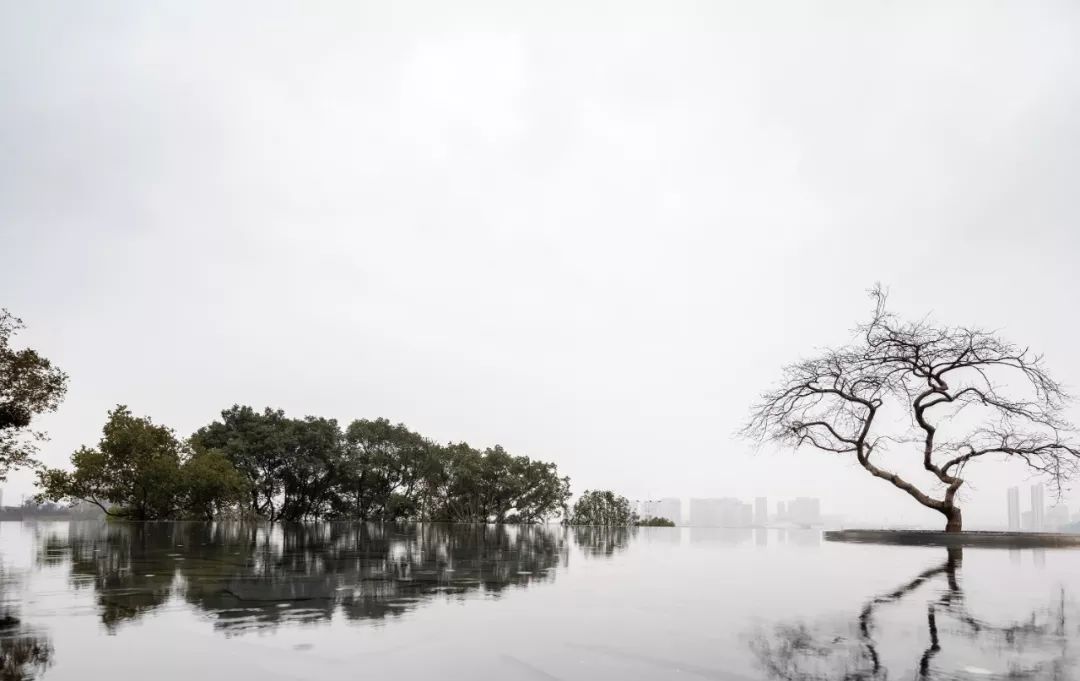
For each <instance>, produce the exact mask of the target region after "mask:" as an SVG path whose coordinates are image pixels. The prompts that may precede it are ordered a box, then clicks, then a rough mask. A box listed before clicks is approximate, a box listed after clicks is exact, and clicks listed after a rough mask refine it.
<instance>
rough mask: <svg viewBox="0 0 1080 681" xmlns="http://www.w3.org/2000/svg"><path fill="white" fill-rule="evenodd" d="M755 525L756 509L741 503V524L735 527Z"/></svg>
mask: <svg viewBox="0 0 1080 681" xmlns="http://www.w3.org/2000/svg"><path fill="white" fill-rule="evenodd" d="M753 524H754V507H753V506H751V505H750V504H744V503H742V502H741V501H740V502H739V522H738V524H736V525H734V526H733V527H750V526H751V525H753Z"/></svg>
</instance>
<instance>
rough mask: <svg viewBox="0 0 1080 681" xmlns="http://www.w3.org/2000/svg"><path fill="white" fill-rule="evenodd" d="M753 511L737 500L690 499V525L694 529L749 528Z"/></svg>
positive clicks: (752, 519) (752, 520) (749, 506)
mask: <svg viewBox="0 0 1080 681" xmlns="http://www.w3.org/2000/svg"><path fill="white" fill-rule="evenodd" d="M753 523H754V509H753V507H752V506H751V505H750V504H746V503H743V502H741V501H739V500H738V499H730V498H725V499H691V500H690V524H691V525H693V526H696V527H749V526H750V525H752V524H753Z"/></svg>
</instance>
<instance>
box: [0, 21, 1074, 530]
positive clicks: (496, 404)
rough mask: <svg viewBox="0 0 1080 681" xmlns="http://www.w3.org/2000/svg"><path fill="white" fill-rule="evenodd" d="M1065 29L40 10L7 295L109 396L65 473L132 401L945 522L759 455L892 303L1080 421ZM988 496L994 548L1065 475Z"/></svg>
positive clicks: (80, 412) (850, 472) (10, 161)
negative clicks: (265, 411)
mask: <svg viewBox="0 0 1080 681" xmlns="http://www.w3.org/2000/svg"><path fill="white" fill-rule="evenodd" d="M1040 7H1041V9H1040V10H1039V11H1034V9H1033V8H1032V7H1031V6H1030V5H1025V4H1019V3H1012V4H1010V3H1006V4H1003V5H998V6H994V7H987V6H983V5H975V4H968V5H959V6H955V7H953V8H948V9H946V8H941V7H937V6H932V5H904V6H889V7H885V6H879V5H873V6H870V5H860V4H849V5H846V12H845V13H844V18H843V20H839V19H837V18H836V17H833V16H830V15H827V14H826V13H822V12H820V11H815V10H813V9H811V8H808V7H804V6H799V5H795V4H776V5H774V4H767V5H757V6H753V7H746V6H742V5H736V4H733V3H731V4H728V3H717V4H712V5H704V6H702V5H695V4H676V5H673V6H671V7H670V8H669V9H668V11H666V12H665V14H664V16H663V17H662V18H659V17H657V16H656V14H655V13H654V12H652V11H650V10H649V8H648V7H647V6H646V5H644V4H638V3H623V4H620V5H619V6H618V7H615V6H610V5H604V4H594V3H585V4H582V5H580V6H579V8H578V9H576V10H575V12H574V13H573V15H574V22H573V25H574V26H575V27H576V29H575V30H563V29H565V28H566V22H567V21H568V20H567V13H566V12H567V11H566V10H565V9H558V8H552V9H551V13H550V14H548V13H546V12H540V11H537V10H536V9H535V8H533V9H529V8H528V6H526V5H520V6H516V10H514V11H512V10H510V9H506V8H501V7H500V6H497V5H487V4H483V3H478V4H470V5H467V6H457V7H455V8H454V9H453V11H451V10H450V9H448V8H439V7H431V6H428V5H426V4H423V3H402V4H398V3H395V4H394V6H393V8H390V7H380V6H375V5H357V6H348V5H346V6H340V7H336V8H335V11H334V12H327V13H325V14H321V15H320V14H313V13H307V12H304V11H303V10H302V9H301V8H299V7H293V8H290V7H289V6H287V5H274V6H266V7H263V8H261V11H260V12H259V13H258V14H255V15H252V14H251V13H249V12H247V11H245V10H241V9H238V8H229V7H219V6H215V5H209V4H203V5H200V4H195V5H189V6H185V7H182V8H177V7H172V8H166V7H165V6H163V5H155V4H154V3H146V4H129V5H126V6H124V8H123V11H117V10H110V9H108V8H103V7H94V6H90V5H72V6H68V7H65V8H63V9H61V8H58V7H54V6H51V5H41V4H35V5H16V4H9V5H7V6H5V7H4V8H2V9H0V16H3V18H4V20H3V21H0V37H2V38H0V53H2V54H3V60H2V62H3V63H4V64H7V65H8V68H6V69H5V71H4V74H5V75H4V82H5V84H6V86H7V87H6V88H5V89H6V91H7V92H8V93H9V94H8V96H7V97H4V98H3V99H2V100H0V126H2V128H0V129H3V130H4V131H5V132H4V133H3V135H4V138H5V149H6V152H7V153H5V154H3V155H0V225H2V226H0V229H2V230H3V236H4V242H5V243H6V244H8V245H9V249H8V250H7V251H6V253H7V256H8V257H7V258H6V263H5V267H4V268H3V269H2V270H0V290H2V291H3V293H4V295H3V300H2V301H0V303H2V306H3V307H6V308H8V309H10V310H11V312H12V313H13V314H15V315H17V316H19V317H21V318H23V319H24V320H25V322H26V324H27V329H26V330H25V331H24V332H22V333H21V334H20V336H19V337H18V343H17V344H18V345H20V346H21V345H24V344H25V345H29V346H30V347H33V348H35V349H37V350H39V351H40V352H41V353H42V354H43V355H45V356H47V357H49V358H50V359H52V360H53V361H54V362H55V363H56V364H57V365H58V366H60V367H61V368H62V369H64V370H65V371H66V372H67V373H68V374H69V375H70V377H71V380H70V387H69V392H68V395H67V397H66V399H65V400H64V402H63V404H62V405H61V406H60V408H59V410H58V411H57V412H56V413H53V414H47V415H45V416H44V417H42V418H41V419H40V422H38V421H35V427H40V428H42V429H44V430H47V431H48V433H49V435H50V437H51V440H50V441H49V442H47V443H45V444H44V445H43V447H42V449H41V452H40V458H41V460H42V461H43V462H44V463H45V464H47V465H49V466H64V465H67V461H68V457H69V456H70V454H71V453H72V452H73V451H74V450H75V449H76V448H78V447H79V446H82V445H92V444H93V443H95V442H97V440H98V439H99V437H100V433H101V425H102V423H103V422H104V420H105V416H106V412H107V411H108V410H109V409H112V408H113V407H115V406H116V405H117V404H125V405H128V407H130V409H131V410H132V411H133V413H135V414H137V415H145V416H149V417H151V418H153V419H154V422H155V423H160V424H164V425H167V426H169V427H171V428H174V429H175V431H176V432H177V434H179V435H181V436H184V437H186V436H187V435H189V434H191V433H193V432H194V431H195V430H196V429H198V428H199V427H201V426H203V425H205V424H206V423H209V422H210V421H211V420H213V419H215V418H217V417H218V414H219V412H220V411H221V410H222V409H225V408H227V407H229V406H230V405H232V404H249V405H251V406H253V407H255V408H257V409H261V408H263V407H273V408H280V409H283V410H285V411H286V413H287V414H289V415H290V416H293V417H303V416H306V415H317V416H323V417H327V418H336V419H337V420H338V421H339V422H341V423H348V422H349V421H351V420H353V419H359V418H371V419H373V418H376V417H385V418H388V419H390V420H391V421H392V422H394V423H397V422H401V423H404V424H406V425H407V426H409V427H410V428H413V429H415V430H417V431H418V432H421V433H424V434H425V435H426V436H428V437H430V438H432V439H433V440H436V441H438V442H440V443H446V442H460V441H465V442H468V443H470V444H472V445H474V446H479V447H488V446H494V445H496V444H500V445H502V446H503V447H505V448H506V449H507V450H508V451H510V452H511V453H514V454H521V455H525V456H529V457H531V458H532V459H537V460H541V461H550V462H554V463H556V464H557V465H558V467H559V471H560V473H561V474H564V475H568V476H569V477H570V478H571V483H572V490H573V492H574V494H575V496H576V495H578V494H580V493H581V492H583V491H585V490H586V489H611V490H614V491H615V492H617V493H619V494H621V495H624V496H626V497H628V498H630V499H647V498H660V497H667V496H677V497H680V498H683V499H689V498H695V497H699V498H707V497H717V498H719V497H737V498H741V499H743V500H746V501H751V502H752V500H753V499H754V498H755V497H759V496H766V497H769V498H770V499H776V498H794V497H800V496H806V497H816V498H819V499H821V501H822V506H823V508H824V509H825V512H827V513H830V514H839V515H844V516H846V517H849V518H852V519H859V520H864V521H866V522H868V523H871V522H878V523H891V524H904V525H927V526H933V525H936V524H938V521H939V516H938V515H937V514H936V513H934V512H933V511H929V510H927V509H924V508H920V507H919V506H918V505H917V504H914V503H912V501H911V500H910V499H909V498H908V497H907V496H906V495H905V494H903V493H902V492H899V491H897V490H895V489H891V488H890V487H889V486H888V485H887V484H885V483H883V482H881V481H880V480H875V479H873V478H871V477H870V476H868V475H866V473H865V471H863V470H861V469H860V468H859V467H858V465H857V464H855V463H854V462H852V461H848V460H845V459H842V458H841V457H836V456H828V455H825V454H823V453H820V452H816V451H813V450H810V449H806V450H805V451H799V452H795V453H793V452H791V451H790V450H788V449H786V448H782V447H778V446H775V445H764V446H762V447H761V448H760V449H758V448H757V447H755V445H754V443H753V442H750V441H747V440H746V439H743V438H740V437H738V436H737V435H736V433H737V432H738V431H739V428H740V427H741V426H742V425H743V423H744V422H745V421H746V419H747V417H748V415H749V410H750V408H751V405H752V404H753V403H754V401H755V400H756V399H757V397H758V396H759V395H760V393H761V392H762V391H763V390H765V389H767V388H768V387H769V386H770V385H771V384H772V382H773V381H774V380H775V378H776V376H777V372H778V371H779V369H780V367H782V366H784V365H786V364H788V363H790V362H792V361H795V360H797V359H799V358H801V357H805V356H807V355H810V354H812V353H813V352H814V351H815V349H817V348H821V347H828V346H834V345H837V344H842V343H845V342H847V341H848V340H850V337H851V330H852V329H853V328H854V326H855V325H856V324H858V323H860V322H862V321H864V320H865V319H866V318H867V316H868V314H869V313H870V312H871V309H872V302H871V301H870V300H869V299H868V298H867V296H866V293H865V292H866V289H868V288H869V287H871V286H872V285H873V284H874V283H875V282H882V283H883V284H884V285H886V286H888V287H889V290H890V292H891V302H892V305H893V307H894V309H895V311H896V312H897V313H898V314H899V315H901V316H902V317H904V318H914V319H917V318H921V317H923V316H924V315H927V314H932V315H933V318H934V319H936V320H939V321H940V322H943V323H946V324H966V325H972V326H978V327H983V328H991V329H996V330H999V331H1000V333H1001V335H1002V336H1004V337H1005V338H1007V339H1009V340H1011V341H1012V342H1015V343H1017V344H1019V345H1020V346H1030V347H1031V348H1032V349H1033V350H1034V351H1037V352H1039V353H1045V356H1046V358H1047V361H1048V362H1049V366H1050V367H1051V368H1052V370H1053V372H1054V375H1055V376H1057V377H1058V379H1059V380H1060V381H1061V382H1062V383H1063V384H1065V385H1066V386H1068V387H1072V391H1073V392H1074V393H1076V392H1078V391H1080V357H1078V353H1077V342H1076V339H1077V336H1078V332H1080V321H1078V320H1077V316H1076V315H1075V313H1073V309H1074V308H1075V298H1076V290H1077V284H1078V280H1077V276H1076V274H1075V263H1074V260H1075V255H1076V253H1078V252H1080V230H1078V229H1077V228H1076V226H1075V216H1076V214H1077V207H1078V206H1077V198H1076V192H1075V191H1074V189H1073V184H1074V181H1073V178H1074V177H1075V176H1076V171H1077V168H1076V165H1077V163H1078V160H1077V156H1076V154H1075V153H1074V150H1075V149H1076V148H1077V144H1078V142H1080V130H1078V125H1077V121H1078V120H1080V115H1078V113H1080V111H1078V109H1080V107H1078V104H1080V88H1078V86H1077V85H1076V84H1075V78H1073V77H1072V75H1073V74H1074V73H1075V72H1076V70H1077V67H1078V66H1080V63H1078V62H1080V54H1078V53H1077V51H1076V49H1075V45H1076V44H1077V39H1078V37H1080V10H1078V8H1077V7H1076V6H1075V5H1073V4H1070V3H1046V4H1044V5H1041V6H1040ZM777 8H780V9H781V10H782V11H779V12H778V11H776V10H777ZM976 8H977V11H976ZM283 36H287V39H286V38H284V37H283ZM1068 413H1069V415H1070V416H1071V417H1072V420H1073V421H1078V420H1080V411H1078V408H1077V406H1076V405H1075V403H1074V404H1073V405H1072V406H1070V408H1069V412H1068ZM905 451H906V450H903V449H900V448H897V449H894V451H893V452H892V453H891V454H890V455H889V457H890V458H889V459H888V461H889V464H890V465H893V466H895V468H896V469H897V470H898V471H901V472H903V473H907V474H910V475H912V476H913V477H914V478H916V479H919V480H921V481H925V479H924V478H920V475H921V473H920V471H919V456H918V453H917V450H915V449H913V450H912V453H911V455H910V457H908V456H906V455H905V454H904V452H905ZM966 477H967V479H968V481H969V486H968V487H966V488H965V489H964V491H963V497H962V502H963V505H964V510H965V518H966V520H967V521H968V523H969V525H970V526H971V527H990V526H1002V525H1004V524H1005V522H1006V520H1007V517H1006V494H1007V489H1008V488H1009V487H1012V486H1020V487H1021V488H1022V489H1026V487H1027V485H1029V484H1032V483H1033V482H1036V481H1035V480H1033V479H1030V476H1029V474H1028V472H1027V471H1026V470H1025V469H1024V468H1023V467H1021V466H1019V465H1016V464H1009V463H1007V464H1000V465H985V466H980V467H978V468H972V469H971V470H970V471H968V472H967V475H966ZM32 481H33V476H32V474H31V473H29V472H27V471H22V472H16V473H14V474H12V475H11V476H10V478H9V480H8V481H7V482H6V483H4V485H3V488H4V496H5V500H8V501H9V503H10V500H12V499H16V498H18V497H19V496H20V495H23V494H30V493H32V491H33V487H32ZM1025 498H1026V497H1025ZM1064 501H1065V502H1066V503H1068V504H1069V505H1070V507H1071V509H1072V510H1077V509H1078V507H1080V491H1078V490H1075V489H1074V490H1071V491H1069V492H1068V493H1066V495H1065V496H1064ZM1051 503H1052V499H1048V505H1049V504H1051Z"/></svg>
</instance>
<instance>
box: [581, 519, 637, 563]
mask: <svg viewBox="0 0 1080 681" xmlns="http://www.w3.org/2000/svg"><path fill="white" fill-rule="evenodd" d="M573 530H574V542H575V543H576V544H577V545H578V546H580V547H581V550H582V551H583V552H584V553H585V555H586V556H605V557H610V556H613V555H615V553H617V552H620V551H624V550H626V547H627V546H629V545H630V540H631V539H633V538H634V537H635V536H636V534H637V528H636V527H625V526H603V525H575V526H574V528H573Z"/></svg>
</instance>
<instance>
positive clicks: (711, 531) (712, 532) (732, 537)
mask: <svg viewBox="0 0 1080 681" xmlns="http://www.w3.org/2000/svg"><path fill="white" fill-rule="evenodd" d="M753 537H754V530H752V529H750V528H748V527H747V528H742V527H691V528H690V543H691V544H700V543H703V542H707V543H713V544H727V545H731V546H734V545H737V544H745V543H746V542H748V541H750V540H751V539H753Z"/></svg>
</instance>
